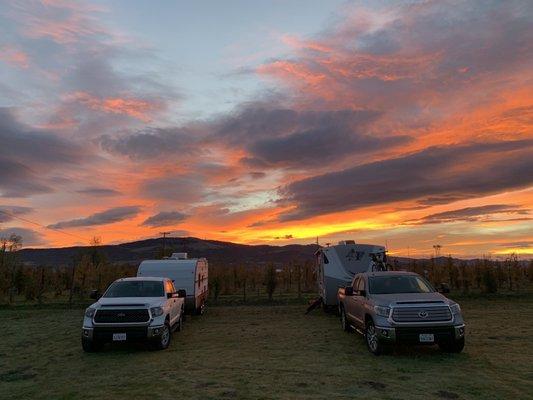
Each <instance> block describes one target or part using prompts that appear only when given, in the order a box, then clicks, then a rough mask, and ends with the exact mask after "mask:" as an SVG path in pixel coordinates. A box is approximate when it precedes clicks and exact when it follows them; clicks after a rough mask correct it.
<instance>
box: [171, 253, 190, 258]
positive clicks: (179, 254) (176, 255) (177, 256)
mask: <svg viewBox="0 0 533 400" xmlns="http://www.w3.org/2000/svg"><path fill="white" fill-rule="evenodd" d="M170 258H173V259H175V260H186V259H187V253H172V256H170Z"/></svg>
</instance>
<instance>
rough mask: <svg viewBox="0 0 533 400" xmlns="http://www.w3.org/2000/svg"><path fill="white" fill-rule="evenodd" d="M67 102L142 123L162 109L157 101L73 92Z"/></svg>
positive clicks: (161, 104) (148, 120)
mask: <svg viewBox="0 0 533 400" xmlns="http://www.w3.org/2000/svg"><path fill="white" fill-rule="evenodd" d="M66 99H67V101H74V102H78V103H81V104H83V105H85V106H87V107H89V108H90V109H92V110H96V111H101V112H104V113H111V114H121V115H127V116H129V117H132V118H136V119H138V120H140V121H142V122H150V121H151V120H152V114H153V113H154V112H157V111H159V110H161V109H162V108H163V103H162V102H159V101H148V100H142V99H136V98H133V97H104V98H102V97H96V96H93V95H91V94H89V93H86V92H74V93H72V94H69V95H68V96H67V97H66Z"/></svg>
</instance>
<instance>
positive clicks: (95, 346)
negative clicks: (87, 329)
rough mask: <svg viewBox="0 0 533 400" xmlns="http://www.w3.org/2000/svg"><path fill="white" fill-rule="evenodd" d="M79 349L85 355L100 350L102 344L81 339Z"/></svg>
mask: <svg viewBox="0 0 533 400" xmlns="http://www.w3.org/2000/svg"><path fill="white" fill-rule="evenodd" d="M81 347H82V349H83V351H84V352H86V353H95V352H97V351H98V350H100V349H101V348H102V344H101V343H99V342H97V341H95V340H89V339H86V338H83V337H82V338H81Z"/></svg>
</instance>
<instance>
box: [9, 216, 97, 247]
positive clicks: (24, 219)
mask: <svg viewBox="0 0 533 400" xmlns="http://www.w3.org/2000/svg"><path fill="white" fill-rule="evenodd" d="M0 213H2V214H5V215H8V216H10V217H12V218H16V219H19V220H21V221H24V222H27V223H29V224H33V225H36V226H39V227H41V228H44V229H49V230H51V231H55V232H58V233H62V234H63V235H68V236H72V237H75V238H76V239H81V240H83V241H84V242H87V243H88V242H90V240H89V239H87V238H84V237H82V236H78V235H75V234H74V233H69V232H65V231H62V230H60V229H56V228H50V227H49V226H46V225H43V224H40V223H38V222H35V221H31V220H29V219H27V218H22V217H19V216H18V215H16V214H13V213H10V212H8V211H5V210H0Z"/></svg>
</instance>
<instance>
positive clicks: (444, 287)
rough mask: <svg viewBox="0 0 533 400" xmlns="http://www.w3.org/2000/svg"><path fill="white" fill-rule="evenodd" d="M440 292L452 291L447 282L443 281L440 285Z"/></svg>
mask: <svg viewBox="0 0 533 400" xmlns="http://www.w3.org/2000/svg"><path fill="white" fill-rule="evenodd" d="M439 293H450V287H449V286H448V285H447V284H446V283H441V284H440V286H439Z"/></svg>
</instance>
